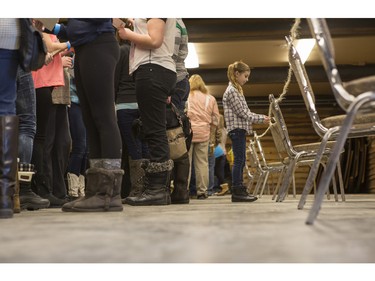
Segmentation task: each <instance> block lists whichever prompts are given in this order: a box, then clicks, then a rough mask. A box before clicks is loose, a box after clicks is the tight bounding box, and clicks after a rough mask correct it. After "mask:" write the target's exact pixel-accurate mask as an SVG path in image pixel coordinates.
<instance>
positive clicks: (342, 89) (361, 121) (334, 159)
mask: <svg viewBox="0 0 375 281" xmlns="http://www.w3.org/2000/svg"><path fill="white" fill-rule="evenodd" d="M308 24H309V27H310V30H311V33H312V34H313V36H314V38H315V40H316V43H317V46H318V49H319V52H320V55H321V59H322V62H323V66H324V69H325V72H326V74H327V77H328V80H329V82H330V85H331V88H332V90H333V94H334V96H335V99H336V101H337V103H338V104H339V105H340V107H341V108H342V109H343V110H344V111H345V112H346V114H345V115H342V116H333V117H330V118H327V119H326V120H325V122H324V123H323V121H322V123H323V124H324V125H325V126H326V127H327V128H329V129H328V130H327V132H326V133H325V134H324V137H323V139H322V143H321V147H320V149H319V154H318V155H317V160H316V161H319V157H320V156H321V155H322V154H321V152H322V151H324V148H325V146H326V144H327V141H328V140H329V139H332V138H335V139H336V143H335V145H334V147H333V149H332V153H331V155H330V157H329V159H328V162H327V166H326V169H325V170H324V171H323V173H322V176H321V180H320V182H319V185H318V190H317V194H316V196H315V200H314V203H313V206H312V208H311V210H310V212H309V215H308V218H307V220H306V224H313V223H314V221H315V219H316V217H317V216H318V213H319V210H320V209H321V204H322V201H323V197H324V193H325V192H326V191H327V190H328V188H329V182H330V180H331V179H332V177H333V175H334V171H335V167H336V165H337V163H338V162H339V158H340V153H341V151H342V149H343V147H344V145H345V142H346V140H347V138H356V137H365V136H372V135H375V113H374V107H375V76H370V77H364V78H360V79H356V80H353V81H349V82H345V83H343V81H342V80H341V77H340V73H339V70H338V68H337V66H336V62H335V52H334V45H333V41H332V37H331V34H330V32H329V29H328V26H327V23H326V20H325V19H308ZM314 165H315V164H314Z"/></svg>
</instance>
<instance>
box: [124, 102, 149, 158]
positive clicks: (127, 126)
mask: <svg viewBox="0 0 375 281" xmlns="http://www.w3.org/2000/svg"><path fill="white" fill-rule="evenodd" d="M139 117H140V114H139V110H138V109H119V110H117V124H118V126H119V128H120V133H121V138H122V142H123V147H126V148H127V151H128V155H129V156H130V158H131V159H132V160H139V159H142V158H148V157H149V155H148V154H149V152H148V148H147V145H146V143H145V142H142V141H141V140H140V139H139V138H135V137H134V136H133V134H132V125H133V121H134V120H136V119H137V118H139Z"/></svg>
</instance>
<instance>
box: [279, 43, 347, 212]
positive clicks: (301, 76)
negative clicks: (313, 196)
mask: <svg viewBox="0 0 375 281" xmlns="http://www.w3.org/2000/svg"><path fill="white" fill-rule="evenodd" d="M286 41H287V44H288V50H289V52H288V58H289V64H290V66H291V67H292V70H293V73H294V76H295V77H296V80H297V83H298V85H299V88H300V91H301V94H302V97H303V100H304V102H305V106H306V109H307V112H308V113H309V116H310V119H311V122H312V125H313V128H314V130H315V132H316V133H317V134H318V136H319V137H321V138H322V141H321V145H320V147H319V150H318V151H317V155H316V159H315V161H314V163H313V165H312V166H311V169H310V173H309V176H308V178H307V180H306V184H305V187H304V189H303V192H302V194H301V198H300V201H299V203H298V209H303V206H304V205H305V203H306V198H307V195H308V194H309V193H310V192H311V189H312V188H313V185H314V183H315V178H316V175H317V172H318V169H319V164H320V162H321V158H322V155H323V151H324V149H325V148H326V145H327V142H328V141H329V140H334V139H335V138H336V137H337V132H338V130H339V128H340V127H339V126H336V127H335V128H327V127H325V126H324V125H323V124H322V122H321V120H320V117H319V114H318V111H317V110H316V107H315V95H314V91H313V89H312V87H311V84H310V80H309V77H308V75H307V72H306V69H305V66H304V64H303V63H302V61H301V58H300V56H299V54H298V51H297V49H296V48H295V47H294V45H293V42H292V41H291V39H290V37H286ZM336 118H339V119H341V120H343V119H344V118H345V115H338V116H336ZM323 120H324V119H323ZM341 152H343V151H341ZM336 166H337V174H338V180H339V187H340V193H341V199H342V201H345V191H344V183H343V178H342V171H341V165H340V162H339V161H338V162H337V165H336ZM336 201H338V200H337V198H336Z"/></svg>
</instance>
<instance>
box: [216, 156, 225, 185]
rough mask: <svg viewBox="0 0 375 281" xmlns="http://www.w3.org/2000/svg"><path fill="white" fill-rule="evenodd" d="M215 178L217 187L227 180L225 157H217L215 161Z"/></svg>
mask: <svg viewBox="0 0 375 281" xmlns="http://www.w3.org/2000/svg"><path fill="white" fill-rule="evenodd" d="M215 176H216V178H217V185H218V186H220V185H221V184H223V183H224V180H225V155H222V156H219V157H216V159H215Z"/></svg>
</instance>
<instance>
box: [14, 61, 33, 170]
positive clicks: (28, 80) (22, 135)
mask: <svg viewBox="0 0 375 281" xmlns="http://www.w3.org/2000/svg"><path fill="white" fill-rule="evenodd" d="M16 112H17V115H18V117H19V137H18V141H19V144H18V157H19V158H20V162H21V163H30V162H31V157H32V154H33V145H34V137H35V133H36V101H35V88H34V81H33V77H32V75H31V72H25V71H24V70H22V68H21V67H18V71H17V100H16Z"/></svg>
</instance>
